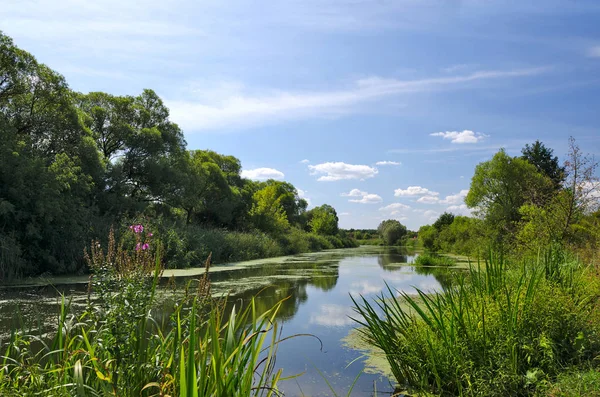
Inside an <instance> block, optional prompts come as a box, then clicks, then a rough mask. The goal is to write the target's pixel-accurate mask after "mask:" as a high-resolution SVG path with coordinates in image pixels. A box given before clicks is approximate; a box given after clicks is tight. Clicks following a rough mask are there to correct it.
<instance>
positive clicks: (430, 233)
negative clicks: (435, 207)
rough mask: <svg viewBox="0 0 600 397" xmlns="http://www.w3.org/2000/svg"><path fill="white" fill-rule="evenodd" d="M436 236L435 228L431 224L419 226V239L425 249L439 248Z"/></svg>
mask: <svg viewBox="0 0 600 397" xmlns="http://www.w3.org/2000/svg"><path fill="white" fill-rule="evenodd" d="M437 236H438V233H437V229H436V228H435V227H433V226H430V225H425V226H421V227H420V228H419V241H420V242H421V245H423V248H425V249H427V250H430V251H437V250H439V249H440V247H439V241H438V240H437Z"/></svg>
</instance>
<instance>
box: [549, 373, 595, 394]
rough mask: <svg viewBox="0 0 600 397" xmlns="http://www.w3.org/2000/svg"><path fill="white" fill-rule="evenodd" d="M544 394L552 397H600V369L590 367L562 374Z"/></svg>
mask: <svg viewBox="0 0 600 397" xmlns="http://www.w3.org/2000/svg"><path fill="white" fill-rule="evenodd" d="M544 394H546V395H548V396H552V397H579V396H586V397H599V396H600V370H599V369H589V370H587V371H577V372H567V373H564V374H560V375H559V376H558V378H557V380H556V382H555V383H553V384H551V385H549V387H548V389H547V390H545V391H544Z"/></svg>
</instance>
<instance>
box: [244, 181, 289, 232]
mask: <svg viewBox="0 0 600 397" xmlns="http://www.w3.org/2000/svg"><path fill="white" fill-rule="evenodd" d="M283 198H284V197H282V196H281V195H280V194H279V192H278V189H277V186H275V185H269V186H266V187H264V188H262V189H261V190H259V191H257V192H256V193H254V196H253V200H254V204H253V205H252V209H251V210H250V216H251V217H252V221H253V223H254V225H256V227H257V228H258V229H260V230H262V231H264V232H268V233H278V232H282V231H284V230H286V229H288V228H289V227H290V223H289V221H288V218H287V215H286V212H285V209H284V208H283V204H282V199H283Z"/></svg>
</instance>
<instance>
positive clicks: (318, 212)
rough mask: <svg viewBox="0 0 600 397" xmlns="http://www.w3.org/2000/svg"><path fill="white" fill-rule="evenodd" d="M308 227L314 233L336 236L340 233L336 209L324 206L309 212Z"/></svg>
mask: <svg viewBox="0 0 600 397" xmlns="http://www.w3.org/2000/svg"><path fill="white" fill-rule="evenodd" d="M307 216H308V225H309V227H310V230H311V231H312V232H313V233H317V234H323V235H330V236H332V235H335V234H337V232H338V221H339V219H338V216H337V212H336V211H335V209H334V208H333V207H332V206H330V205H328V204H323V205H321V206H319V207H315V208H313V209H311V210H310V211H308V214H307Z"/></svg>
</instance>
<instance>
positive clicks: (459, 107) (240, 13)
mask: <svg viewBox="0 0 600 397" xmlns="http://www.w3.org/2000/svg"><path fill="white" fill-rule="evenodd" d="M2 3H3V4H2V7H1V8H0V29H1V30H3V31H4V33H6V34H8V35H9V36H11V37H13V38H14V40H15V42H16V44H17V45H19V46H20V47H22V48H24V49H26V50H27V51H30V52H31V53H33V54H34V55H35V56H36V57H37V58H38V60H40V61H42V62H44V63H46V64H48V65H49V66H50V67H52V68H53V69H55V70H57V71H58V72H60V73H62V74H63V75H65V77H66V78H67V80H68V81H69V83H70V85H71V87H72V88H73V89H75V90H78V91H82V92H88V91H105V92H109V93H112V94H118V95H136V94H138V93H139V92H141V90H142V89H143V88H152V89H154V90H155V91H156V92H157V93H158V94H159V95H160V96H161V97H162V98H163V99H164V100H165V102H166V103H167V105H168V106H169V108H170V109H171V118H172V120H173V121H175V122H177V123H178V124H179V125H180V126H181V127H182V129H183V130H184V132H185V136H186V140H187V142H188V146H189V148H190V149H205V148H209V149H213V150H216V151H218V152H221V153H225V154H232V155H235V156H236V157H238V158H240V160H241V161H242V164H243V166H244V172H245V175H247V176H250V177H257V178H260V177H267V176H273V177H277V178H283V179H285V180H287V181H290V182H292V183H293V184H294V185H295V186H296V187H297V188H299V189H301V190H302V193H303V195H304V196H305V197H307V198H308V199H309V200H310V203H311V205H313V206H314V205H320V204H323V203H329V204H331V205H333V206H334V207H335V208H336V209H337V210H338V213H339V214H340V224H341V226H342V227H346V228H350V227H359V228H363V227H365V228H367V227H376V226H377V224H378V223H379V222H380V221H381V220H382V219H388V218H396V219H399V220H401V221H402V222H403V223H404V224H406V225H407V226H408V227H409V228H412V229H416V228H418V227H419V226H420V225H422V224H426V223H430V222H431V221H432V220H435V218H436V217H437V216H438V215H439V214H440V213H442V212H443V211H445V210H447V209H450V210H451V211H453V212H455V213H467V210H466V209H465V208H464V205H463V203H462V197H463V196H464V195H465V194H466V192H467V190H468V188H469V183H470V178H471V176H472V174H473V170H474V167H475V165H476V164H477V163H479V162H481V161H485V160H487V159H489V158H490V157H491V156H492V155H493V154H494V153H495V152H496V151H497V150H498V149H499V148H501V147H504V148H506V150H507V151H508V152H509V153H511V154H515V155H516V154H518V153H519V151H520V149H521V148H522V147H523V146H524V145H525V144H526V143H530V142H532V141H534V140H536V139H540V140H542V141H543V142H544V143H546V144H547V145H548V146H549V147H551V148H553V149H554V150H555V153H556V154H557V155H558V156H559V157H561V158H563V156H564V154H565V152H566V147H567V139H568V137H569V135H573V136H574V137H575V138H576V140H577V142H578V143H579V144H580V146H581V147H582V148H583V149H584V151H586V152H589V153H593V154H596V155H600V129H599V127H600V106H599V105H600V23H598V22H599V21H600V1H597V0H564V1H558V0H545V1H541V0H540V1H522V0H521V1H516V0H504V1H502V0H499V1H493V0H488V1H485V0H462V1H460V0H395V1H387V0H377V1H361V0H294V1H288V0H278V1H269V2H263V1H239V0H230V1H226V0H220V1H212V0H209V1H191V0H186V1H182V0H181V1H180V0H176V1H164V0H160V1H158V0H148V1H144V2H140V1H135V2H134V1H127V0H98V1H93V2H92V1H86V0H63V1H42V0H32V1H27V0H24V1H22V0H20V1H15V0H4V1H3V2H2ZM303 160H306V161H303ZM382 162H387V163H382ZM378 163H379V164H378Z"/></svg>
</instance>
